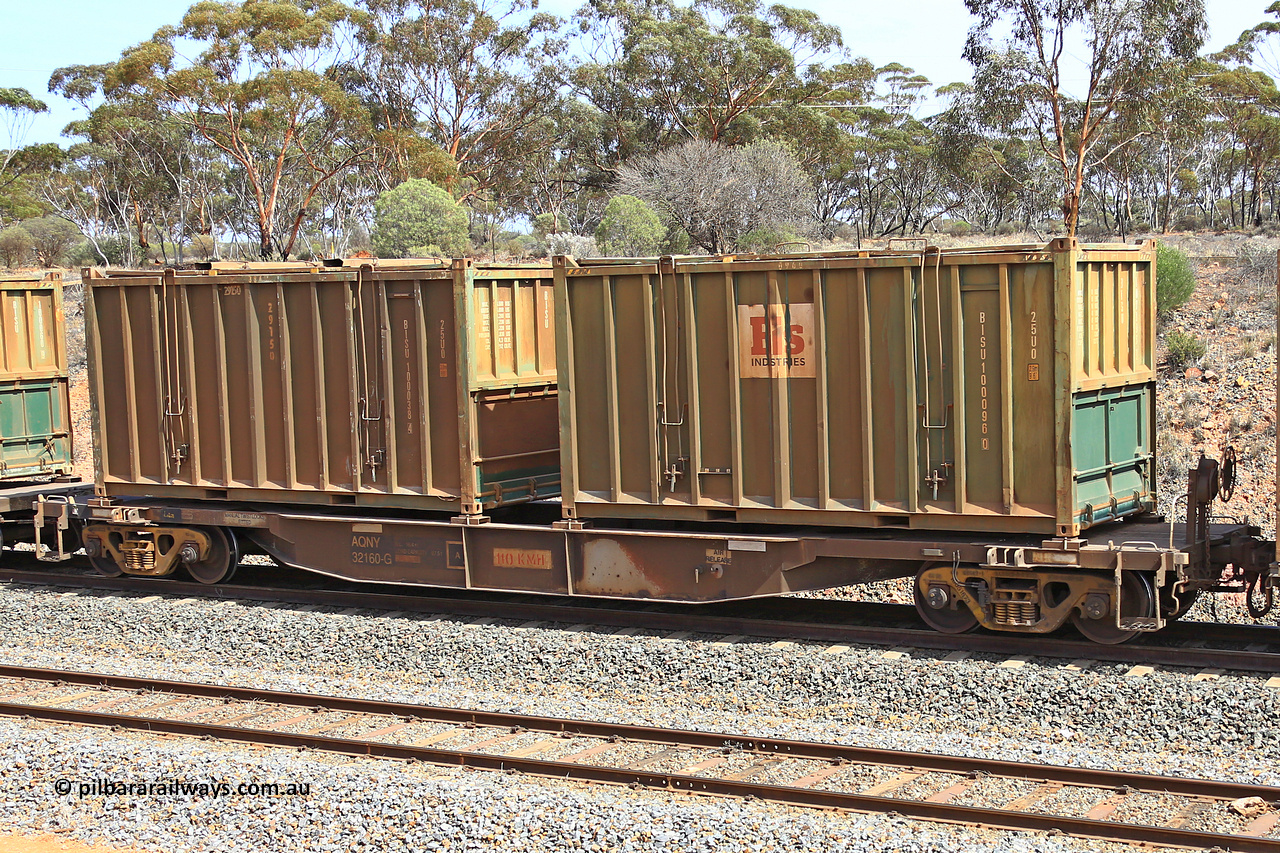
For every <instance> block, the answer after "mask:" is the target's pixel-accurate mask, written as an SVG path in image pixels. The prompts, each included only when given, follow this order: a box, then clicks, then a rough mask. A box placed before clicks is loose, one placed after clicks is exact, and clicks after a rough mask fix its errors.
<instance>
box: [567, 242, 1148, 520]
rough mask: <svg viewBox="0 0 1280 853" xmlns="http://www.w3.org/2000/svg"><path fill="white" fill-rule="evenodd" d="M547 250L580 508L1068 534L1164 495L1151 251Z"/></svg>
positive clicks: (572, 497)
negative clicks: (570, 254)
mask: <svg viewBox="0 0 1280 853" xmlns="http://www.w3.org/2000/svg"><path fill="white" fill-rule="evenodd" d="M558 260H559V261H560V262H559V263H558V264H557V267H556V287H557V288H558V292H557V299H558V304H559V306H560V308H561V311H560V314H559V321H560V328H559V336H560V339H561V340H562V342H563V346H562V347H561V348H560V364H559V376H560V383H561V385H560V387H561V396H560V417H561V454H562V460H563V461H562V463H561V465H562V469H563V472H564V495H563V501H564V505H565V509H566V512H567V513H568V515H569V516H571V517H575V518H608V517H612V518H622V517H626V518H636V517H641V518H648V519H658V518H661V519H694V520H700V521H711V520H715V521H737V522H749V523H769V524H820V525H838V526H842V527H876V528H886V527H887V528H895V527H897V528H908V529H932V530H965V531H971V532H978V531H982V532H988V533H1021V532H1026V533H1040V534H1047V535H1054V534H1056V535H1059V536H1075V535H1077V534H1078V533H1079V532H1080V531H1082V530H1086V529H1088V528H1090V527H1093V526H1095V525H1098V524H1102V523H1105V522H1109V521H1113V520H1116V519H1119V518H1123V517H1126V516H1130V515H1138V514H1141V513H1145V512H1150V511H1151V510H1153V509H1154V507H1155V499H1156V494H1155V492H1156V488H1155V463H1154V455H1153V448H1154V446H1155V356H1154V347H1155V344H1154V337H1155V336H1154V333H1153V325H1154V300H1155V275H1154V272H1155V269H1154V268H1155V247H1154V245H1153V244H1152V243H1149V242H1148V243H1145V244H1142V245H1140V246H1123V245H1097V246H1081V245H1078V244H1077V243H1076V242H1075V241H1073V240H1068V239H1061V240H1055V241H1053V242H1052V243H1050V244H1049V245H1047V246H1013V247H992V248H975V249H963V250H939V249H936V248H932V247H930V248H924V247H923V244H921V249H920V250H919V251H909V250H904V251H900V252H891V253H877V254H871V253H865V252H863V253H852V254H843V255H825V256H824V255H802V256H794V257H778V258H756V257H742V258H738V257H724V258H678V259H670V258H666V259H662V260H660V261H656V262H655V261H652V260H648V261H636V262H634V263H609V264H601V265H596V264H592V263H590V262H584V263H583V264H582V265H580V266H579V265H576V264H574V263H573V262H572V261H569V260H566V259H558Z"/></svg>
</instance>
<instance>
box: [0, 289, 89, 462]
mask: <svg viewBox="0 0 1280 853" xmlns="http://www.w3.org/2000/svg"><path fill="white" fill-rule="evenodd" d="M69 394H70V389H69V385H68V380H67V350H66V339H65V330H64V320H63V308H62V276H61V274H58V273H53V274H50V275H46V276H25V277H24V276H10V277H6V278H0V480H6V481H15V480H27V479H34V478H46V477H54V476H59V475H64V474H70V473H71V471H72V439H71V404H70V396H69Z"/></svg>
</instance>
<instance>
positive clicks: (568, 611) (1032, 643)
mask: <svg viewBox="0 0 1280 853" xmlns="http://www.w3.org/2000/svg"><path fill="white" fill-rule="evenodd" d="M0 583H19V584H32V585H41V586H62V587H69V588H74V589H96V590H107V591H113V592H142V593H149V594H153V595H170V596H180V597H192V598H213V599H224V600H236V599H239V600H245V601H264V602H276V603H289V604H313V605H324V606H332V607H344V608H349V607H361V608H368V609H372V610H387V611H416V612H422V613H447V614H450V615H454V616H467V617H489V618H496V619H518V620H540V621H547V622H564V623H570V624H590V625H599V626H601V627H609V628H624V627H625V628H645V629H650V630H658V631H687V630H690V628H691V627H692V629H693V630H695V631H697V632H698V633H706V634H724V635H741V636H748V637H761V638H769V639H788V640H813V641H819V642H833V643H861V644H866V645H876V646H881V645H889V646H911V647H915V648H921V649H932V650H944V651H967V652H978V653H990V654H1001V655H1030V656H1033V657H1046V658H1061V659H1091V660H1096V661H1103V662H1110V663H1147V664H1159V665H1163V666H1177V667H1188V668H1201V667H1213V668H1218V669H1225V670H1236V671H1240V672H1263V673H1280V651H1249V650H1247V649H1246V650H1236V649H1217V648H1200V647H1196V646H1187V645H1137V644H1133V643H1126V644H1123V645H1118V646H1105V645H1100V644H1098V643H1092V642H1089V641H1087V640H1074V639H1067V638H1063V637H1059V636H1044V635H1036V634H984V633H973V634H942V633H939V632H937V631H933V630H930V629H928V628H902V627H895V626H891V625H866V626H864V625H849V624H838V623H832V622H812V621H794V620H787V619H770V618H756V617H748V616H738V615H721V614H716V613H712V612H709V610H708V609H707V608H711V607H719V606H721V605H718V604H689V605H664V603H663V602H652V601H645V602H641V601H638V600H637V601H607V600H592V601H582V602H579V603H573V604H565V603H563V599H562V598H559V597H557V598H555V599H553V600H551V601H547V600H540V597H539V596H536V595H525V594H519V593H513V594H511V595H510V596H503V597H502V598H498V597H497V596H502V595H503V594H501V593H483V594H482V597H463V594H465V593H463V592H462V591H458V592H459V593H460V594H459V595H458V596H456V597H452V596H442V595H431V596H424V595H414V594H411V593H398V592H393V593H386V592H362V591H356V590H333V589H286V588H274V587H261V586H250V585H243V584H213V585H206V584H201V583H195V582H189V581H177V580H170V579H156V578H134V577H127V576H125V577H114V578H109V577H100V576H94V575H70V574H67V573H65V572H42V571H32V570H27V569H18V568H3V567H0ZM512 596H518V597H515V598H512ZM779 600H785V601H796V600H797V599H779ZM824 603H825V604H831V603H833V602H831V601H830V600H826V601H824ZM655 604H656V605H660V606H671V607H682V608H685V609H684V610H683V611H676V610H641V609H637V608H638V607H641V606H648V607H652V606H654V605H655ZM843 604H847V605H848V606H849V607H850V609H851V610H853V609H859V610H861V609H865V608H866V606H867V603H866V602H844V603H843ZM870 606H871V608H874V610H875V611H878V617H877V618H881V619H883V618H885V616H886V611H887V612H888V613H889V614H892V615H889V619H891V620H892V621H895V622H901V621H903V619H905V618H911V619H914V618H915V616H914V613H915V611H914V609H913V608H912V607H910V606H909V605H884V604H872V605H870ZM890 608H894V609H895V610H897V609H900V611H901V613H894V612H893V611H891V610H890ZM895 616H896V617H897V618H894V617H895ZM691 617H694V619H693V620H692V621H691ZM1159 636H1160V637H1161V638H1162V639H1174V640H1179V639H1186V640H1188V641H1191V642H1197V641H1204V640H1206V639H1220V640H1221V641H1223V642H1235V643H1255V642H1256V643H1263V644H1266V643H1274V644H1276V645H1277V646H1278V647H1280V628H1276V627H1271V626H1257V625H1253V626H1228V625H1211V624H1201V623H1197V624H1195V625H1192V624H1191V623H1182V625H1179V624H1177V623H1175V624H1174V625H1172V626H1170V628H1169V629H1166V631H1165V632H1162V633H1161V634H1160V635H1159Z"/></svg>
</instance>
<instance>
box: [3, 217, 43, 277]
mask: <svg viewBox="0 0 1280 853" xmlns="http://www.w3.org/2000/svg"><path fill="white" fill-rule="evenodd" d="M35 247H36V242H35V240H33V239H31V233H30V232H29V231H27V229H25V228H23V227H22V226H21V225H10V226H9V227H8V228H6V229H4V230H3V231H0V264H3V265H4V266H6V267H19V266H22V264H23V262H24V261H26V259H27V258H28V257H29V256H30V255H31V252H32V250H34V249H35Z"/></svg>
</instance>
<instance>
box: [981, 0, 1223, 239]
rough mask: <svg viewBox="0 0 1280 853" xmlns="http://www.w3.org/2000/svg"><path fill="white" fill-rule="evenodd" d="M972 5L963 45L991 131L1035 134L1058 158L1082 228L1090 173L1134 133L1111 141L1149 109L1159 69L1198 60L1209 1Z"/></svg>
mask: <svg viewBox="0 0 1280 853" xmlns="http://www.w3.org/2000/svg"><path fill="white" fill-rule="evenodd" d="M965 5H966V6H967V7H968V9H969V11H970V12H971V13H972V14H973V15H975V16H976V17H977V22H976V23H975V24H974V25H973V27H972V28H971V29H970V31H969V36H968V40H967V41H966V43H965V48H964V57H965V59H967V60H968V61H969V62H970V63H971V64H972V65H973V66H974V89H973V94H974V96H975V100H976V106H977V107H978V108H979V109H978V110H976V111H975V115H976V116H978V117H979V118H980V119H981V120H982V122H983V124H984V125H986V126H987V127H988V128H990V129H993V130H996V131H998V132H1002V133H1004V134H1006V135H1011V136H1023V137H1026V138H1030V139H1032V140H1034V141H1035V142H1036V144H1037V145H1038V146H1039V147H1040V149H1041V150H1042V151H1043V152H1044V154H1045V156H1046V157H1047V158H1048V159H1049V160H1050V161H1051V162H1052V163H1053V164H1054V165H1055V171H1057V173H1058V175H1059V181H1060V187H1061V195H1062V202H1061V207H1062V215H1063V219H1064V222H1065V226H1066V230H1067V233H1068V234H1070V235H1074V234H1075V232H1076V227H1077V224H1078V222H1079V218H1080V198H1081V193H1082V190H1083V188H1084V183H1085V179H1086V176H1087V175H1088V174H1089V172H1090V171H1091V170H1093V169H1094V168H1096V167H1097V166H1098V165H1099V164H1100V163H1103V162H1105V161H1106V160H1107V159H1108V158H1110V157H1112V156H1115V155H1116V154H1117V153H1118V152H1119V151H1121V150H1123V148H1124V147H1125V145H1126V144H1127V143H1128V142H1130V141H1131V140H1132V139H1133V138H1134V136H1133V135H1130V136H1128V137H1125V138H1121V139H1115V140H1113V144H1112V145H1110V146H1103V145H1101V144H1100V143H1101V141H1102V140H1103V139H1104V137H1105V136H1106V131H1107V129H1108V128H1110V127H1113V126H1115V125H1116V124H1117V123H1119V122H1121V120H1122V118H1123V117H1124V115H1125V113H1126V112H1128V111H1130V110H1135V109H1140V108H1141V105H1142V103H1143V102H1144V100H1145V99H1146V97H1147V91H1148V88H1149V87H1150V85H1151V82H1152V80H1153V78H1154V77H1155V76H1156V75H1158V74H1160V73H1162V72H1163V71H1164V70H1165V69H1168V68H1169V67H1171V66H1176V65H1178V64H1186V63H1189V62H1191V61H1193V60H1194V59H1195V57H1196V54H1197V52H1198V51H1199V49H1200V46H1201V45H1202V44H1203V42H1204V38H1205V34H1206V24H1205V11H1204V0H965ZM997 33H999V34H1002V38H1001V39H1000V40H998V41H997V40H996V39H995V38H994V34H997ZM1068 51H1070V53H1068ZM1077 51H1082V54H1080V53H1078V52H1077ZM1077 55H1078V56H1080V58H1081V59H1083V61H1084V64H1085V69H1086V70H1085V78H1086V79H1085V80H1084V81H1083V87H1084V88H1083V91H1082V93H1081V94H1079V95H1073V94H1072V93H1071V92H1069V91H1068V88H1069V87H1068V84H1067V82H1064V66H1065V64H1066V62H1067V59H1068V58H1069V57H1073V56H1077ZM1143 132H1145V131H1143V130H1136V131H1135V134H1136V133H1143Z"/></svg>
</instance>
